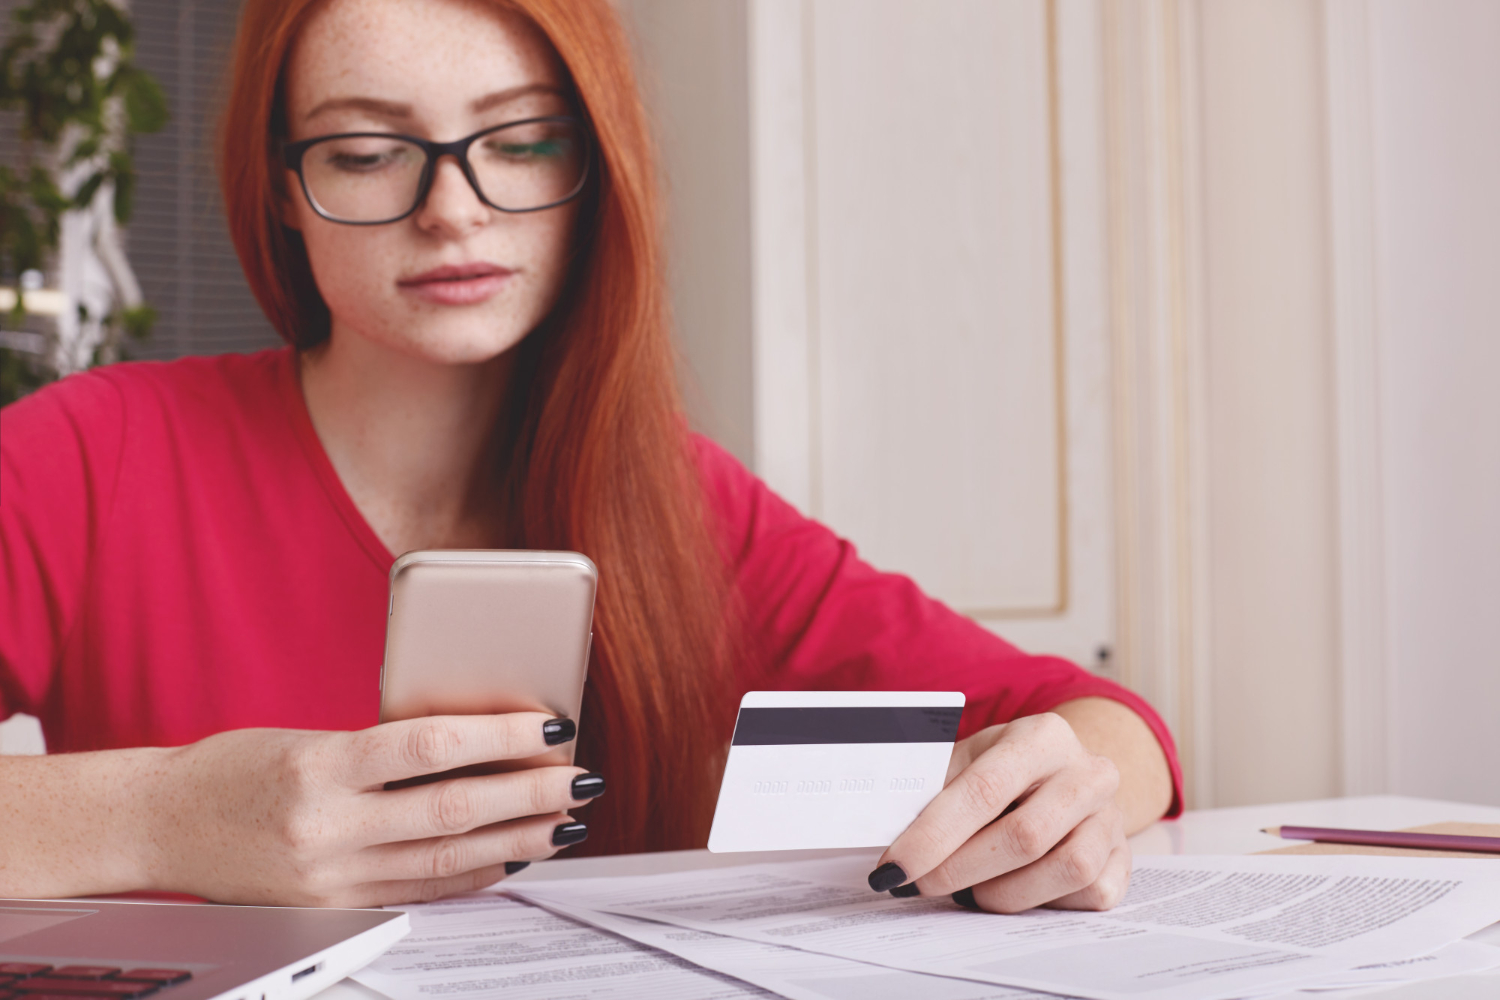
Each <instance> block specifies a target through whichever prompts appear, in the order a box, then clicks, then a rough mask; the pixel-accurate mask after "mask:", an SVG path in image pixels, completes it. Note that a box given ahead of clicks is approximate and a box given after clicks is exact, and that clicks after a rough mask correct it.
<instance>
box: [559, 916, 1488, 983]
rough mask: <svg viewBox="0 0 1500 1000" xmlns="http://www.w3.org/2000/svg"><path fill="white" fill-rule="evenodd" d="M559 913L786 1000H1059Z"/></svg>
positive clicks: (1391, 965)
mask: <svg viewBox="0 0 1500 1000" xmlns="http://www.w3.org/2000/svg"><path fill="white" fill-rule="evenodd" d="M556 912H558V913H561V914H563V915H564V916H570V917H573V918H575V919H577V920H580V921H583V922H586V923H589V924H592V925H594V926H595V927H600V928H602V929H604V930H607V931H611V932H613V933H616V934H619V935H620V936H622V937H628V938H630V939H631V940H633V941H639V942H640V943H641V944H646V945H650V946H652V947H653V948H660V949H661V950H662V951H668V952H671V953H672V954H674V955H678V956H680V957H682V958H685V959H687V960H688V961H690V962H692V963H694V964H696V965H701V966H703V967H705V968H709V969H715V970H717V971H719V972H723V973H727V974H728V975H731V976H734V977H735V978H737V979H743V980H744V981H745V982H748V983H754V984H755V985H756V986H762V987H765V988H766V989H768V990H770V991H772V992H773V993H777V994H779V995H781V996H783V997H786V998H788V1000H914V998H922V1000H1059V997H1058V995H1057V994H1053V993H1038V992H1036V991H1034V990H1027V989H1022V988H1020V987H1014V986H996V985H993V984H990V983H978V982H973V981H971V980H966V979H949V978H946V977H942V976H932V975H927V974H924V973H920V972H907V971H905V970H903V969H892V968H887V967H884V966H879V965H870V964H868V963H865V962H855V961H851V960H849V959H843V958H834V957H833V956H831V955H821V954H818V953H817V952H811V951H801V950H800V949H797V948H785V947H782V946H780V945H773V944H763V943H761V942H758V941H747V940H745V939H744V938H732V937H726V936H724V935H722V934H710V933H708V932H707V931H697V930H689V929H688V928H685V927H678V926H676V925H675V924H663V923H658V922H656V921H654V920H642V919H640V918H639V917H626V916H621V915H620V914H618V913H606V912H604V911H601V910H576V911H570V910H564V909H562V908H561V907H558V908H556ZM1497 967H1500V947H1495V946H1493V945H1488V944H1482V943H1479V942H1474V941H1469V940H1464V941H1456V942H1454V943H1453V944H1449V945H1444V946H1443V947H1442V948H1439V949H1438V950H1437V951H1435V952H1432V953H1430V954H1427V955H1422V956H1419V957H1417V958H1407V959H1401V960H1399V961H1395V962H1377V963H1373V964H1370V965H1363V966H1359V967H1357V968H1351V969H1347V970H1344V971H1342V972H1337V973H1334V974H1332V975H1330V976H1328V977H1326V978H1325V979H1318V980H1314V981H1312V982H1295V983H1288V984H1287V986H1286V988H1283V989H1275V988H1273V990H1272V991H1271V992H1270V993H1268V994H1267V996H1268V997H1286V996H1292V995H1295V992H1300V991H1307V992H1308V994H1309V996H1308V1000H1334V998H1337V997H1343V996H1352V995H1355V994H1360V993H1365V992H1368V991H1369V990H1370V989H1372V988H1374V987H1382V988H1384V987H1390V986H1395V985H1399V984H1401V983H1409V982H1418V981H1421V980H1426V979H1440V978H1443V977H1446V976H1461V975H1472V974H1474V973H1480V972H1488V971H1491V970H1494V969H1496V968H1497ZM1497 987H1500V977H1497Z"/></svg>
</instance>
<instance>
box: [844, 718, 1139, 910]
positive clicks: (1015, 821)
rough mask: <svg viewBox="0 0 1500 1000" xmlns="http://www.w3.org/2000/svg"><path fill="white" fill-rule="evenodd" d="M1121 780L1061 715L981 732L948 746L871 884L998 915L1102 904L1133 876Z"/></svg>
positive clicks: (1119, 896) (1093, 907)
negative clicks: (944, 776) (944, 766)
mask: <svg viewBox="0 0 1500 1000" xmlns="http://www.w3.org/2000/svg"><path fill="white" fill-rule="evenodd" d="M1126 711H1128V709H1127V710H1126ZM1153 741H1154V738H1153ZM1119 787H1120V772H1119V771H1118V770H1117V769H1116V767H1115V765H1114V763H1113V762H1112V761H1110V759H1109V758H1107V757H1103V756H1099V755H1097V754H1094V753H1090V752H1089V750H1088V749H1087V748H1085V747H1084V745H1083V744H1082V743H1081V742H1079V739H1078V736H1077V735H1076V734H1075V733H1074V731H1073V727H1072V726H1070V725H1069V724H1068V722H1067V721H1065V720H1064V719H1063V718H1062V717H1061V716H1060V715H1056V714H1053V713H1047V714H1045V715H1032V716H1027V717H1026V718H1022V719H1017V720H1015V721H1014V722H1009V723H1006V724H1005V725H1002V726H991V727H990V728H988V729H984V730H981V731H980V732H978V733H975V734H974V735H973V736H970V737H969V738H968V739H966V740H962V741H960V742H959V743H958V745H957V746H956V747H954V751H953V762H952V764H950V765H949V769H948V782H947V784H946V786H945V787H944V788H943V790H942V791H941V792H939V793H938V795H937V797H936V798H934V799H933V800H932V802H930V803H929V804H928V806H927V808H926V809H925V810H923V812H922V814H921V815H920V816H918V817H917V818H916V820H914V821H913V822H912V824H911V826H909V827H907V828H906V830H905V831H904V832H903V833H902V834H901V836H899V837H897V838H896V842H895V843H894V844H892V845H891V846H890V848H889V849H888V850H886V852H885V854H883V855H882V856H881V858H880V861H881V864H880V865H879V866H878V867H877V868H876V869H875V871H873V872H871V873H870V887H871V888H872V889H875V890H876V891H877V892H879V891H884V890H887V889H890V890H892V891H893V894H894V895H898V896H915V895H917V894H918V891H920V893H921V895H924V896H936V895H946V894H949V893H959V894H960V895H958V896H957V897H956V898H957V899H958V900H959V901H961V902H964V903H966V904H967V905H972V906H977V907H978V908H980V909H983V910H990V911H993V912H995V913H1018V912H1020V911H1021V910H1026V909H1030V908H1031V907H1033V906H1042V905H1046V906H1055V907H1059V908H1063V909H1079V910H1105V909H1109V908H1110V907H1112V906H1114V905H1115V904H1116V903H1118V902H1119V901H1120V900H1121V899H1122V898H1124V896H1125V889H1126V887H1127V886H1128V885H1129V883H1130V847H1129V845H1128V844H1127V843H1126V841H1125V823H1124V818H1123V816H1122V814H1121V812H1120V809H1119V807H1118V806H1117V805H1116V802H1115V792H1116V790H1117V789H1118V788H1119ZM1163 808H1165V807H1163ZM1157 815H1160V813H1158V814H1157ZM913 880H914V881H913ZM898 886H899V888H898ZM913 886H915V889H913V888H912V887H913ZM970 890H972V894H971V893H970Z"/></svg>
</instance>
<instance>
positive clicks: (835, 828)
mask: <svg viewBox="0 0 1500 1000" xmlns="http://www.w3.org/2000/svg"><path fill="white" fill-rule="evenodd" d="M963 710H964V696H963V693H962V692H960V691H751V692H750V693H749V694H747V695H745V697H744V698H743V699H741V701H740V716H739V720H738V721H737V722H736V723H735V726H734V741H733V743H731V745H730V747H729V763H728V764H727V765H726V766H725V768H724V783H723V784H722V785H720V786H719V805H718V808H717V809H715V810H714V825H713V829H712V830H711V831H710V832H709V834H708V849H709V850H710V851H715V852H724V851H792V850H802V849H805V848H814V847H885V846H886V845H888V844H890V842H891V841H893V840H895V839H896V837H897V836H898V835H899V834H900V833H901V831H902V830H905V829H906V828H907V826H909V825H910V824H911V821H912V820H914V819H916V818H917V814H918V813H920V812H921V811H922V810H923V808H925V807H926V805H927V803H929V802H931V801H932V798H933V796H935V795H937V793H938V792H939V791H941V790H942V788H943V779H944V778H945V777H947V774H948V760H949V758H950V757H952V756H953V742H954V740H955V739H956V738H957V736H958V722H959V719H960V717H961V716H962V715H963Z"/></svg>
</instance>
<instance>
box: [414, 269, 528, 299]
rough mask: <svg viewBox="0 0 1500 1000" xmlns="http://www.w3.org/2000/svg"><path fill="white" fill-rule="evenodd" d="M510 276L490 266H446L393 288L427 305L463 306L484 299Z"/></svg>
mask: <svg viewBox="0 0 1500 1000" xmlns="http://www.w3.org/2000/svg"><path fill="white" fill-rule="evenodd" d="M513 273H515V272H513V271H510V270H508V269H507V268H503V267H497V266H495V265H493V264H450V265H447V266H445V267H437V268H433V269H432V270H431V271H424V272H423V273H421V274H418V275H415V276H414V277H411V278H403V279H402V280H400V281H398V282H396V286H397V287H398V288H400V289H401V290H402V291H403V292H410V293H411V294H413V295H415V296H417V297H418V298H420V299H425V300H426V301H428V302H436V303H438V304H440V305H450V306H463V305H472V304H474V303H476V302H483V301H484V300H485V299H488V298H489V297H490V296H492V295H494V294H495V293H496V292H498V291H499V290H500V289H501V287H502V286H503V285H504V284H505V281H506V279H507V278H509V277H510V276H511V275H512V274H513Z"/></svg>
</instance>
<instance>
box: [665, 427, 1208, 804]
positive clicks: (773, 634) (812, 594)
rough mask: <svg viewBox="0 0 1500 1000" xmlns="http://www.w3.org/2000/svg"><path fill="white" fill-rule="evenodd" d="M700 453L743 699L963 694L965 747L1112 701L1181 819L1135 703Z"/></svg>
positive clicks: (1155, 720)
mask: <svg viewBox="0 0 1500 1000" xmlns="http://www.w3.org/2000/svg"><path fill="white" fill-rule="evenodd" d="M695 443H696V446H697V459H698V464H699V469H700V471H701V474H702V475H703V479H704V484H705V491H706V497H707V502H708V504H709V506H710V508H712V509H713V510H714V511H715V512H716V513H717V514H718V516H719V520H720V524H721V528H722V532H723V534H722V538H723V545H724V548H725V554H726V558H727V559H728V562H729V565H730V567H731V574H732V578H733V585H734V589H735V592H736V595H737V597H738V600H739V604H740V613H741V615H742V616H743V619H744V621H743V625H744V634H745V636H746V642H747V644H748V646H747V650H746V656H745V661H746V662H745V663H744V666H743V669H742V672H741V677H740V679H741V683H742V686H743V687H744V688H745V689H746V690H750V689H759V690H828V691H835V690H861V689H869V690H881V689H884V690H918V691H962V692H963V693H964V695H965V698H966V706H965V709H964V716H963V724H962V726H961V727H960V729H959V735H960V737H964V736H968V735H970V734H972V733H974V732H976V731H978V730H980V729H983V728H985V727H986V726H990V725H994V724H996V723H1000V722H1008V721H1010V720H1011V719H1016V718H1020V717H1022V716H1026V715H1036V714H1038V713H1040V712H1047V711H1050V710H1051V709H1053V708H1055V707H1057V706H1058V705H1060V704H1062V703H1063V702H1065V701H1071V700H1073V699H1075V698H1085V697H1101V698H1110V699H1112V700H1114V701H1118V702H1120V703H1121V704H1124V705H1126V706H1127V707H1129V708H1130V709H1132V710H1133V711H1134V712H1135V713H1136V714H1137V715H1139V716H1140V717H1141V718H1142V719H1143V720H1144V721H1145V722H1146V724H1147V725H1148V726H1150V727H1151V731H1152V732H1153V733H1154V734H1155V735H1156V738H1157V740H1158V741H1159V742H1160V744H1161V747H1162V750H1163V752H1164V753H1165V754H1166V757H1167V763H1168V765H1169V767H1170V768H1171V772H1172V790H1173V794H1172V807H1171V810H1170V811H1169V812H1168V813H1167V815H1168V816H1176V815H1178V814H1179V813H1180V812H1181V811H1182V770H1181V767H1180V765H1179V763H1178V760H1177V749H1176V746H1175V744H1174V743H1173V741H1172V735H1171V733H1170V732H1168V730H1167V727H1166V725H1165V724H1164V723H1163V722H1162V720H1161V717H1160V716H1158V715H1157V714H1156V712H1155V710H1153V709H1152V708H1151V706H1150V705H1149V704H1147V703H1146V701H1145V700H1144V699H1142V698H1141V697H1140V696H1139V695H1137V694H1135V693H1134V692H1132V691H1129V690H1127V689H1125V688H1123V687H1121V686H1120V685H1118V684H1116V683H1114V682H1113V681H1110V680H1108V679H1106V678H1103V677H1099V676H1097V675H1095V674H1091V673H1089V672H1088V671H1086V670H1083V669H1082V668H1080V667H1078V666H1077V665H1075V664H1073V663H1070V662H1069V661H1067V660H1064V659H1061V658H1060V657H1056V656H1034V655H1031V654H1028V653H1024V652H1022V651H1021V650H1019V649H1017V648H1016V647H1015V646H1012V645H1011V644H1009V643H1008V642H1006V641H1005V640H1004V639H1002V638H1000V637H999V636H997V635H995V634H994V633H993V632H991V631H989V630H988V629H986V628H984V627H983V626H981V625H979V624H978V623H976V622H974V621H972V620H971V619H969V618H966V617H964V616H962V615H960V614H958V613H956V612H954V611H952V610H951V609H949V608H948V607H946V606H945V605H943V604H942V603H940V602H938V601H936V600H933V599H932V598H930V597H928V596H927V595H925V594H924V593H922V591H921V590H920V589H919V588H918V587H917V585H916V584H915V583H914V582H912V581H911V580H910V579H909V578H907V577H905V576H901V575H899V574H896V573H882V572H880V571H878V570H876V569H874V568H873V567H871V566H870V565H869V564H868V563H865V562H864V561H862V560H861V559H860V558H859V556H858V555H857V554H856V553H855V551H854V546H853V545H851V544H850V543H849V542H847V541H845V540H844V539H842V538H839V537H838V536H836V535H835V534H834V533H833V532H832V531H830V530H829V529H828V528H826V527H825V526H823V525H822V524H819V523H818V522H817V521H814V520H812V519H810V518H807V517H803V516H802V515H801V514H800V513H798V512H797V511H796V510H795V509H793V508H792V506H791V505H790V504H788V503H787V502H786V501H784V500H782V499H781V498H780V497H778V496H776V494H774V493H772V492H771V490H770V489H769V488H768V487H767V486H766V485H765V483H763V482H761V481H760V480H759V479H757V478H756V477H755V476H754V475H752V474H751V473H750V472H749V471H748V470H747V469H745V468H744V466H742V465H741V464H740V463H739V462H738V461H736V460H735V459H734V458H733V457H732V456H730V455H729V454H728V453H727V452H725V451H724V450H723V449H722V448H720V447H718V446H717V445H715V444H714V443H713V442H711V441H708V440H707V439H705V438H702V437H697V438H695Z"/></svg>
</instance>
